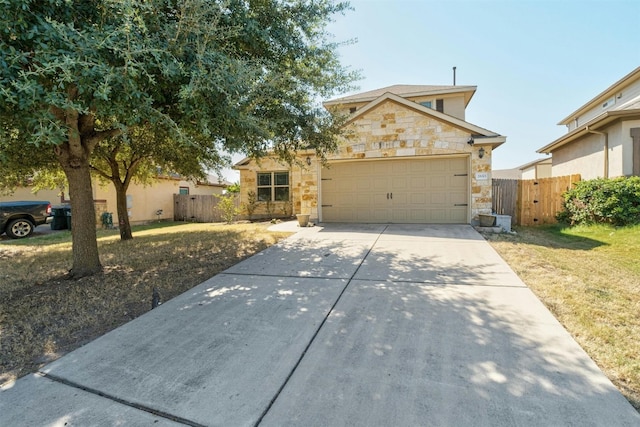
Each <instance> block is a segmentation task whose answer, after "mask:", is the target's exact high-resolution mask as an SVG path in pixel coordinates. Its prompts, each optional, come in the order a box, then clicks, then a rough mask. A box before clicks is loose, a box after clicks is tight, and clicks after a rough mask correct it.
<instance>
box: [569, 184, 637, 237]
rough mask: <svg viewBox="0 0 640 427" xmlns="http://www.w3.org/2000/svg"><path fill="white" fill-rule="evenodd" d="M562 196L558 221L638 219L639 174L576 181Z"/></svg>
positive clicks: (625, 221)
mask: <svg viewBox="0 0 640 427" xmlns="http://www.w3.org/2000/svg"><path fill="white" fill-rule="evenodd" d="M563 197H564V209H563V211H561V212H560V213H558V215H557V219H558V220H559V221H563V222H568V223H570V224H572V225H573V224H595V223H607V224H613V225H616V226H620V225H630V224H638V223H640V177H637V176H633V177H629V178H625V177H621V178H613V179H606V178H598V179H591V180H588V181H579V182H577V183H575V187H574V188H572V189H570V190H568V191H567V192H565V193H564V195H563Z"/></svg>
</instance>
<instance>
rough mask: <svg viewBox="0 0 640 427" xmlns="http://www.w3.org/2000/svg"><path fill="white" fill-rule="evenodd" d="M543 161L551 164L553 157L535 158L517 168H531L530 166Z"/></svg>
mask: <svg viewBox="0 0 640 427" xmlns="http://www.w3.org/2000/svg"><path fill="white" fill-rule="evenodd" d="M541 163H549V164H551V157H543V158H542V159H538V160H534V161H532V162H529V163H525V164H524V165H522V166H518V167H517V169H518V170H521V171H523V170H525V169H529V168H530V167H533V166H535V165H537V164H541Z"/></svg>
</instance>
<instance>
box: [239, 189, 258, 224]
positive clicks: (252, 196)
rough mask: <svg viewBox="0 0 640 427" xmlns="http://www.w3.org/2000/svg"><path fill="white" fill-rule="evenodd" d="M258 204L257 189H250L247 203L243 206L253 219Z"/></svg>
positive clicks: (248, 215)
mask: <svg viewBox="0 0 640 427" xmlns="http://www.w3.org/2000/svg"><path fill="white" fill-rule="evenodd" d="M257 205H258V196H257V195H256V192H255V191H249V192H248V193H247V203H243V204H242V207H243V209H244V210H245V211H246V212H247V217H248V218H249V219H252V217H253V213H254V212H255V210H256V207H257Z"/></svg>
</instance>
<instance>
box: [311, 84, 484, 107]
mask: <svg viewBox="0 0 640 427" xmlns="http://www.w3.org/2000/svg"><path fill="white" fill-rule="evenodd" d="M476 90H477V86H451V87H449V88H447V89H435V90H426V91H424V90H423V91H416V92H409V93H403V94H402V95H396V96H399V97H401V98H417V97H419V96H436V95H449V94H456V93H468V95H465V97H464V100H465V107H466V106H467V105H468V104H469V102H470V101H471V98H473V95H474V94H475V92H476ZM388 93H392V92H388ZM394 95H395V94H394ZM379 97H380V96H362V97H343V98H337V99H332V100H329V101H325V102H323V104H322V105H324V107H325V108H327V107H331V106H335V105H349V104H360V103H363V102H371V101H374V100H376V99H377V98H379Z"/></svg>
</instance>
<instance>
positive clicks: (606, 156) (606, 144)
mask: <svg viewBox="0 0 640 427" xmlns="http://www.w3.org/2000/svg"><path fill="white" fill-rule="evenodd" d="M584 129H585V130H586V131H587V132H589V133H595V134H596V135H603V136H604V177H605V178H609V134H608V133H607V132H600V131H597V130H591V129H589V126H585V128H584Z"/></svg>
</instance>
